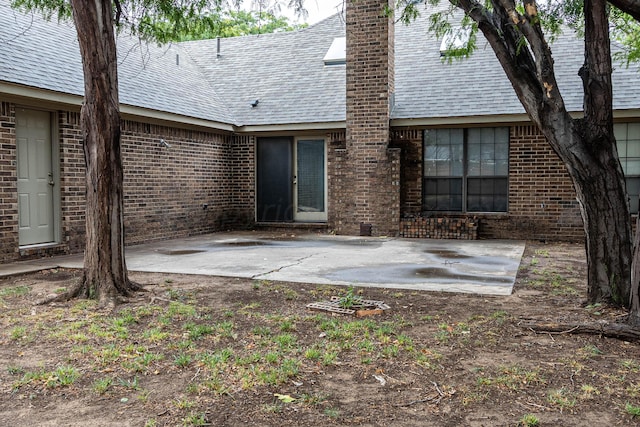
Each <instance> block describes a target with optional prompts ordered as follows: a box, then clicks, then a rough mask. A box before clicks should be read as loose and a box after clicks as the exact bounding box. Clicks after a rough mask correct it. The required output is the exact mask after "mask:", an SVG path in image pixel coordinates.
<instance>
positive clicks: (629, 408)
mask: <svg viewBox="0 0 640 427" xmlns="http://www.w3.org/2000/svg"><path fill="white" fill-rule="evenodd" d="M624 411H625V412H626V413H627V414H629V415H631V416H632V417H633V418H637V417H640V406H635V405H632V404H631V403H629V402H627V403H625V405H624Z"/></svg>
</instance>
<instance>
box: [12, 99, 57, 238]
mask: <svg viewBox="0 0 640 427" xmlns="http://www.w3.org/2000/svg"><path fill="white" fill-rule="evenodd" d="M16 148H17V164H18V170H17V172H18V223H19V231H18V233H19V242H20V246H25V245H35V244H42V243H50V242H53V241H54V223H53V221H54V210H53V185H54V179H53V167H52V157H51V116H50V114H49V113H48V112H45V111H35V110H26V109H18V110H17V111H16Z"/></svg>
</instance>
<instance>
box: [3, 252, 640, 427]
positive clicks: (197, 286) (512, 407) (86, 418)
mask: <svg viewBox="0 0 640 427" xmlns="http://www.w3.org/2000/svg"><path fill="white" fill-rule="evenodd" d="M585 270H586V264H585V256H584V250H583V248H582V246H581V245H573V244H549V245H545V244H542V243H537V242H529V243H528V244H527V248H526V251H525V256H524V258H523V260H522V263H521V266H520V270H519V274H518V278H517V282H516V286H515V288H514V293H513V295H511V296H508V297H487V296H477V295H468V294H448V293H429V292H414V291H398V290H385V289H372V288H355V289H351V290H349V289H345V288H339V287H327V286H317V285H307V284H295V283H279V282H267V281H251V280H244V279H229V278H220V277H203V276H188V275H166V274H148V273H131V278H132V279H134V280H135V281H136V282H138V283H141V284H144V285H145V287H146V289H147V290H148V292H145V293H141V294H139V295H138V296H136V297H135V298H133V299H131V300H130V301H129V302H127V303H126V304H123V305H121V306H119V307H118V308H117V310H116V311H115V312H106V311H102V310H100V309H98V308H97V307H96V305H95V303H94V302H92V301H86V300H83V301H72V302H69V303H66V304H56V305H48V306H34V305H32V304H33V302H34V301H37V300H38V299H41V298H42V297H43V296H45V295H47V294H51V293H54V292H60V291H62V290H63V289H64V288H65V287H66V286H69V285H70V284H71V283H73V281H74V280H77V276H78V274H79V273H78V272H77V271H71V270H49V271H44V272H40V273H36V274H30V275H25V276H18V277H12V278H5V279H0V327H1V331H0V366H1V371H0V392H1V394H0V425H6V426H177V425H187V426H188V425H213V426H244V425H256V426H294V425H295V426H325V425H358V426H472V427H473V426H516V425H522V426H535V425H540V426H630V425H640V344H638V343H629V342H625V341H622V340H618V339H610V338H604V337H600V336H595V335H574V334H571V333H560V334H548V333H536V332H534V331H532V330H530V329H527V328H526V327H523V322H524V321H525V320H527V319H531V318H535V319H539V320H541V321H544V320H547V321H590V322H593V321H611V320H615V319H616V318H620V316H622V315H624V313H622V312H620V311H616V310H613V309H610V308H607V307H602V306H585V305H584V299H585ZM331 296H338V297H341V298H342V301H343V302H347V301H350V300H353V299H357V298H358V297H362V298H366V299H372V300H381V301H384V302H385V303H386V304H388V305H389V306H390V309H388V310H386V311H384V312H383V313H382V314H379V315H374V316H370V317H361V318H356V317H353V316H348V315H336V314H331V313H325V312H318V311H312V310H309V309H308V308H306V305H307V304H308V303H311V302H317V301H322V300H326V299H328V298H330V297H331ZM345 305H348V304H346V303H345Z"/></svg>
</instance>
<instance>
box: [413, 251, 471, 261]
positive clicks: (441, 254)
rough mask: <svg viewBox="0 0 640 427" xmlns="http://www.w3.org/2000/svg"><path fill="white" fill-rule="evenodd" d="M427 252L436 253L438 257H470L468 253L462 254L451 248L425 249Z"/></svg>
mask: <svg viewBox="0 0 640 427" xmlns="http://www.w3.org/2000/svg"><path fill="white" fill-rule="evenodd" d="M424 252H425V253H427V254H431V255H436V256H438V257H440V258H449V259H467V258H471V256H469V255H465V254H462V253H460V252H458V251H454V250H451V249H426V250H425V251H424Z"/></svg>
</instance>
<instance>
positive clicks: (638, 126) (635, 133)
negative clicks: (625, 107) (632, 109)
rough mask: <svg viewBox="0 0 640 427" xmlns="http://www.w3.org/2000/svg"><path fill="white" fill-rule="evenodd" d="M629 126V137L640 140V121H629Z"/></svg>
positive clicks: (629, 138)
mask: <svg viewBox="0 0 640 427" xmlns="http://www.w3.org/2000/svg"><path fill="white" fill-rule="evenodd" d="M627 126H628V127H627V139H628V140H632V139H633V140H640V123H629V124H628V125H627Z"/></svg>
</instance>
